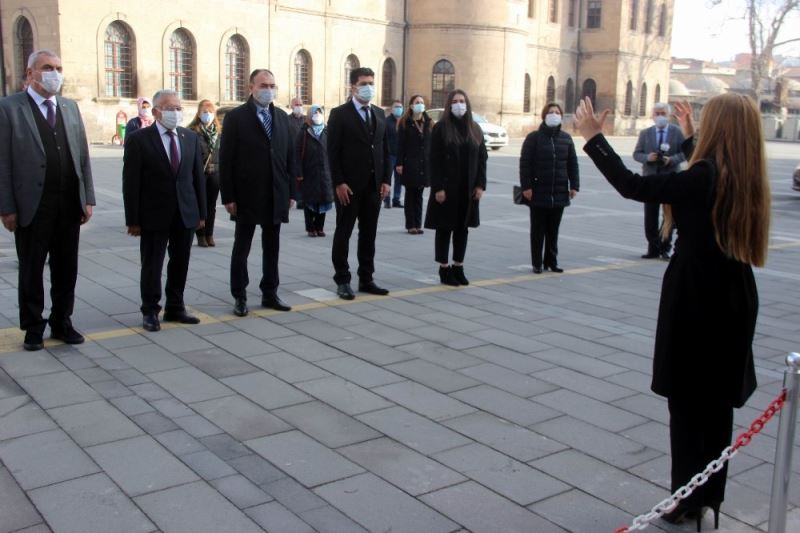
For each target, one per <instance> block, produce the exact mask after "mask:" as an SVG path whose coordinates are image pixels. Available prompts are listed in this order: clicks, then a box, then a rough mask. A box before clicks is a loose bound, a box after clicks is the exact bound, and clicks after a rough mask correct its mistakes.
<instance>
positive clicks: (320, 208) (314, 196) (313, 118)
mask: <svg viewBox="0 0 800 533" xmlns="http://www.w3.org/2000/svg"><path fill="white" fill-rule="evenodd" d="M308 116H309V119H308V122H307V123H306V124H303V126H302V127H301V128H300V133H298V134H297V139H295V142H294V149H295V157H296V159H295V166H294V168H296V169H297V171H298V172H299V173H300V175H299V176H297V185H298V187H299V189H300V193H301V196H300V197H301V198H302V199H303V202H304V207H303V213H304V215H305V219H306V232H307V233H308V236H309V237H324V236H325V213H327V212H328V211H330V210H331V208H332V207H333V183H332V180H331V169H330V167H329V166H328V130H327V129H326V128H325V114H324V111H323V109H322V107H320V106H318V105H312V106H311V108H310V109H309V113H308Z"/></svg>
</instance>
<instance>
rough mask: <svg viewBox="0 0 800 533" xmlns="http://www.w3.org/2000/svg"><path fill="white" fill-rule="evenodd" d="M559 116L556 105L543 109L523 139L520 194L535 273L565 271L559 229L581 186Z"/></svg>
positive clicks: (576, 160)
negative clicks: (528, 212)
mask: <svg viewBox="0 0 800 533" xmlns="http://www.w3.org/2000/svg"><path fill="white" fill-rule="evenodd" d="M562 115H563V113H562V111H561V106H560V105H558V104H557V103H555V102H551V103H549V104H547V105H545V106H544V108H543V109H542V124H541V125H540V126H539V129H538V131H533V132H531V133H529V134H528V136H527V137H526V138H525V142H524V143H523V144H522V153H521V155H520V159H519V182H520V186H521V188H522V195H523V197H524V198H525V200H526V202H527V203H528V206H529V207H530V209H531V263H532V265H533V271H534V272H535V273H537V274H541V273H542V266H544V268H549V269H550V270H552V271H553V272H563V271H564V270H563V269H561V268H559V266H558V228H559V226H560V225H561V217H562V215H563V214H564V208H565V207H566V206H568V205H569V201H570V200H571V199H573V198H575V195H576V194H578V189H579V186H580V182H579V178H578V156H577V155H576V154H575V144H574V143H573V142H572V137H570V136H569V134H568V133H567V132H565V131H562V130H561V116H562ZM542 245H544V262H542Z"/></svg>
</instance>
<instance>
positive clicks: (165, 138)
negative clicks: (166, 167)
mask: <svg viewBox="0 0 800 533" xmlns="http://www.w3.org/2000/svg"><path fill="white" fill-rule="evenodd" d="M156 128H158V135H159V136H160V137H161V144H163V145H164V151H165V152H167V159H169V162H170V163H172V158H171V157H170V156H169V144H170V136H169V135H168V134H167V132H168V131H170V130H168V129H167V128H165V127H164V126H162V125H161V123H160V122H158V121H156ZM180 138H181V136H180V135H178V132H177V131H175V145H176V146H177V147H178V163H180V162H181V159H180V158H181V141H180Z"/></svg>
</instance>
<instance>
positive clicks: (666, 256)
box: [659, 252, 670, 261]
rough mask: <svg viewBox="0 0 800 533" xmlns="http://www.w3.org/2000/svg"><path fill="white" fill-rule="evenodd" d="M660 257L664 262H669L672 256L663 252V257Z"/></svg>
mask: <svg viewBox="0 0 800 533" xmlns="http://www.w3.org/2000/svg"><path fill="white" fill-rule="evenodd" d="M659 257H660V258H661V259H663V260H664V261H669V258H670V255H669V252H661V255H660V256H659Z"/></svg>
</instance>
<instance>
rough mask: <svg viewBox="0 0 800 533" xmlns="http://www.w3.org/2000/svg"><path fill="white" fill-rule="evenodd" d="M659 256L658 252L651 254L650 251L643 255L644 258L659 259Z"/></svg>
mask: <svg viewBox="0 0 800 533" xmlns="http://www.w3.org/2000/svg"><path fill="white" fill-rule="evenodd" d="M657 258H658V254H656V253H652V254H651V253H650V252H648V253H646V254H643V255H642V259H657Z"/></svg>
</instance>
